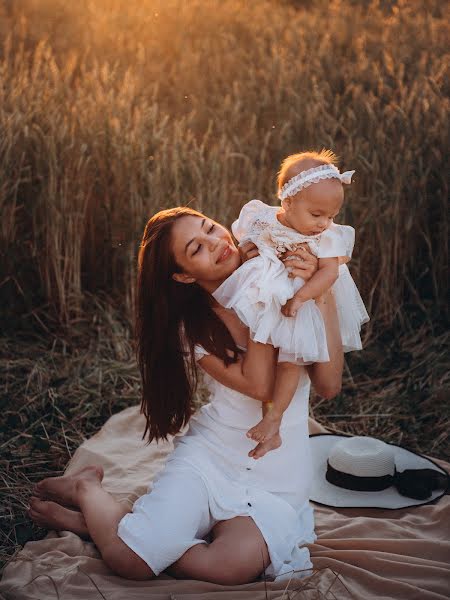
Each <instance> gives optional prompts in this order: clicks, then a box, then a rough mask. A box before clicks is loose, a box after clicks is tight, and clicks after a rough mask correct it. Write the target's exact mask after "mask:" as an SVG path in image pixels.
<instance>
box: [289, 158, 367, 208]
mask: <svg viewBox="0 0 450 600" xmlns="http://www.w3.org/2000/svg"><path fill="white" fill-rule="evenodd" d="M354 172H355V171H345V172H344V173H341V172H340V171H339V169H338V168H337V167H335V166H334V165H329V164H326V165H320V167H313V168H312V169H307V170H306V171H302V172H301V173H299V174H298V175H295V176H294V177H291V179H289V181H287V182H286V183H285V184H284V185H283V187H282V188H281V190H280V191H279V192H278V198H279V199H280V200H284V199H285V198H288V197H289V196H294V195H295V194H296V193H297V192H299V191H300V190H301V189H303V188H305V187H308V186H309V185H311V184H312V183H317V182H318V181H320V180H321V179H331V178H332V177H334V178H336V179H340V181H341V182H342V183H351V181H352V175H353V173H354Z"/></svg>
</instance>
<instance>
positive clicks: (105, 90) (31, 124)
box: [0, 0, 449, 331]
mask: <svg viewBox="0 0 450 600" xmlns="http://www.w3.org/2000/svg"><path fill="white" fill-rule="evenodd" d="M305 4H306V3H303V2H292V3H289V2H275V1H274V0H272V1H271V0H259V1H255V2H246V1H245V0H189V2H188V1H187V0H186V1H183V0H164V1H163V0H161V1H157V0H126V1H125V0H103V1H100V0H99V1H97V2H95V3H94V2H89V1H88V0H80V1H79V2H76V3H68V2H65V1H64V0H39V1H38V0H22V1H21V2H20V3H11V2H9V1H8V2H5V1H4V2H3V3H0V6H1V7H2V9H0V10H3V14H2V15H1V17H2V18H1V19H0V23H1V25H0V35H1V38H2V40H1V41H2V50H1V55H0V81H1V85H0V210H1V226H0V232H1V233H0V251H1V253H2V260H1V266H0V269H1V270H0V284H1V288H0V290H1V294H2V297H3V302H2V304H3V307H2V311H3V317H6V316H8V318H9V320H10V322H11V323H13V322H15V321H14V319H13V317H14V316H18V315H19V316H20V314H23V312H28V313H29V312H30V311H33V310H34V308H35V307H36V306H38V305H42V304H43V303H47V304H48V306H49V307H50V308H53V310H54V312H55V315H56V316H57V318H58V319H59V320H60V322H61V323H69V322H70V321H72V320H73V319H76V318H78V316H79V315H80V312H81V306H82V305H81V297H82V295H83V293H84V292H94V293H96V292H103V293H106V294H107V295H109V296H110V297H112V298H114V299H117V300H118V301H119V302H122V303H123V306H124V308H125V310H126V312H127V314H130V315H131V311H132V306H133V302H134V298H133V294H134V280H135V264H136V254H137V249H138V245H139V240H140V236H141V235H142V232H143V227H144V224H145V222H146V220H147V219H148V217H149V216H150V215H151V214H152V213H154V212H155V211H157V210H158V209H160V208H163V207H168V206H172V205H176V204H184V203H192V204H193V205H194V206H195V207H196V208H199V209H200V210H203V211H205V212H206V213H208V214H209V215H211V217H213V218H216V219H218V220H219V221H221V222H223V223H225V224H227V225H229V224H230V223H231V221H232V220H233V218H235V217H236V216H237V214H238V211H239V209H240V207H241V206H242V204H243V203H244V202H245V201H247V200H249V199H251V198H254V197H258V198H261V199H263V200H266V201H267V202H269V203H274V202H276V198H275V193H274V192H275V183H274V181H275V173H276V170H277V167H278V165H279V162H280V160H281V159H282V158H283V157H284V156H286V155H287V154H289V153H291V152H294V151H298V150H300V149H303V148H320V147H323V146H324V147H329V148H332V149H334V150H335V151H336V152H337V153H338V154H339V155H340V157H341V166H342V167H343V168H346V169H353V168H354V169H356V178H355V183H354V185H352V186H351V189H349V190H347V202H346V206H345V211H344V215H343V222H345V223H349V224H352V225H354V226H355V227H356V230H357V244H356V251H355V255H354V259H353V260H352V270H353V274H354V276H355V278H356V280H357V281H358V283H359V287H360V289H361V291H362V295H363V297H364V299H365V300H366V303H367V305H368V308H369V311H370V313H371V315H372V317H373V318H372V323H376V327H377V331H381V330H382V329H383V328H386V327H388V326H390V325H392V324H393V322H394V321H395V322H399V323H400V324H401V325H402V326H403V327H411V328H414V327H415V323H416V321H417V320H422V319H423V318H425V319H429V320H433V321H434V320H435V319H436V317H439V316H442V315H443V314H444V311H445V308H444V307H445V297H446V292H447V283H446V281H447V280H446V269H447V264H448V250H447V238H448V218H447V214H446V210H445V209H446V199H447V195H448V187H447V180H446V170H447V169H446V168H447V167H448V153H447V146H446V144H447V140H448V108H449V102H448V95H447V92H448V89H447V88H446V86H448V80H447V83H446V79H445V75H446V69H447V67H448V53H446V45H445V43H446V38H445V35H446V18H445V17H446V15H445V14H444V12H443V11H444V3H442V2H440V1H439V0H435V1H432V0H430V1H429V2H420V1H418V0H412V1H410V2H405V1H402V2H397V3H388V4H389V7H388V8H385V7H384V6H383V4H380V3H377V2H372V3H370V2H343V1H332V2H317V3H316V2H315V3H311V4H312V6H309V7H305Z"/></svg>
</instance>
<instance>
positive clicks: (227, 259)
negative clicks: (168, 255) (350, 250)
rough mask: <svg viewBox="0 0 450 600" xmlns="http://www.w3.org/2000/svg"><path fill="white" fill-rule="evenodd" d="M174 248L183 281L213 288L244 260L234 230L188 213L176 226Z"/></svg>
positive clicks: (177, 279)
mask: <svg viewBox="0 0 450 600" xmlns="http://www.w3.org/2000/svg"><path fill="white" fill-rule="evenodd" d="M171 248H172V252H173V256H174V258H175V261H176V262H177V264H178V265H179V266H180V267H181V270H182V271H181V272H180V273H175V274H174V275H173V278H174V279H175V280H176V281H181V282H182V283H193V282H194V281H195V282H197V283H198V284H199V285H200V286H202V287H203V288H205V289H206V290H207V291H209V292H213V291H214V290H215V289H216V288H217V287H218V286H219V285H220V284H221V283H222V282H223V281H225V279H226V278H227V277H228V276H229V275H231V273H232V272H233V271H235V270H236V269H237V268H238V267H239V265H240V264H241V258H240V255H239V251H238V249H237V248H236V246H235V245H234V242H233V239H232V237H231V234H230V232H229V231H228V230H227V229H225V227H223V226H222V225H220V224H219V223H217V222H216V221H213V220H212V219H209V218H208V217H203V218H202V217H197V216H194V215H186V216H184V217H180V218H179V219H178V220H177V221H175V223H174V224H173V226H172V232H171Z"/></svg>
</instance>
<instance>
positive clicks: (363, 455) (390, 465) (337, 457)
mask: <svg viewBox="0 0 450 600" xmlns="http://www.w3.org/2000/svg"><path fill="white" fill-rule="evenodd" d="M309 442H310V448H311V454H312V465H313V482H312V489H311V493H310V496H309V498H310V500H312V501H313V502H317V503H318V504H324V505H325V506H333V507H336V508H354V507H364V508H387V509H396V508H408V507H410V506H420V505H421V504H429V503H430V502H434V501H435V500H436V499H438V498H441V497H442V496H443V495H444V494H445V493H448V494H450V476H449V474H448V473H447V472H446V471H445V470H444V469H443V468H442V467H440V466H439V465H437V464H436V463H435V462H433V461H432V460H431V459H429V458H426V457H425V456H423V455H421V454H416V453H415V452H412V451H411V450H407V449H406V448H403V447H402V446H397V445H396V444H392V443H390V442H388V443H386V442H383V441H381V440H379V439H377V438H373V437H368V436H350V435H338V434H334V433H317V434H313V435H311V436H309Z"/></svg>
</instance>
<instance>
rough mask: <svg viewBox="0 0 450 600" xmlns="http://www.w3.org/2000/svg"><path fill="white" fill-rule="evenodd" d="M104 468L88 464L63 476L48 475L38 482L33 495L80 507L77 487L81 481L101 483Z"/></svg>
mask: <svg viewBox="0 0 450 600" xmlns="http://www.w3.org/2000/svg"><path fill="white" fill-rule="evenodd" d="M102 479H103V469H102V467H99V466H88V467H83V468H82V469H79V470H78V471H75V472H74V473H72V474H70V475H63V476H62V477H47V478H46V479H43V480H42V481H40V482H39V483H37V484H36V485H35V487H34V490H33V495H34V496H35V497H37V498H39V499H41V500H54V501H55V502H57V503H58V504H61V505H65V506H75V507H77V508H78V498H77V489H78V486H79V484H80V483H81V482H96V483H101V481H102Z"/></svg>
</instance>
